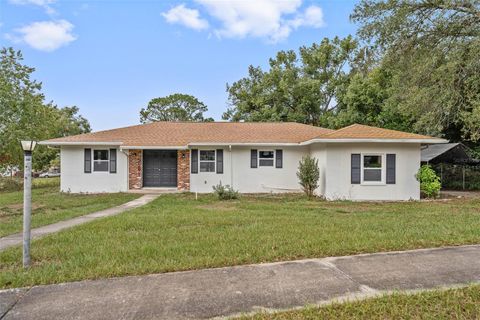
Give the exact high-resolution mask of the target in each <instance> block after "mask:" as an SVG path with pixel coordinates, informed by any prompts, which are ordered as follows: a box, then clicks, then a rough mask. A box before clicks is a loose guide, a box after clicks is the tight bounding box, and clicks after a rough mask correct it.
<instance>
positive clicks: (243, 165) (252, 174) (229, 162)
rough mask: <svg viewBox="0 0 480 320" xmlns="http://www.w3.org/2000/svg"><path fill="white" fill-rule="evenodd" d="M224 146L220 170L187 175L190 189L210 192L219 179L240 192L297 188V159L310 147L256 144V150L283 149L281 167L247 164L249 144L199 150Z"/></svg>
mask: <svg viewBox="0 0 480 320" xmlns="http://www.w3.org/2000/svg"><path fill="white" fill-rule="evenodd" d="M222 148H223V174H217V173H215V172H199V173H198V174H191V175H190V182H191V187H190V191H192V192H203V193H204V192H212V191H213V189H212V187H213V186H215V185H217V184H218V183H220V182H221V183H222V184H224V185H226V184H228V185H231V186H233V188H234V189H235V190H238V191H240V192H242V193H260V192H275V193H277V192H298V191H300V185H299V184H298V179H297V175H296V174H297V168H298V162H299V161H300V159H301V158H302V156H304V155H305V154H307V153H308V152H309V151H308V150H309V149H308V147H284V146H277V147H275V146H273V147H255V149H257V150H275V149H281V150H283V168H275V166H273V167H258V168H250V150H251V149H253V148H252V147H238V146H233V147H232V149H231V151H230V149H229V148H228V147H226V148H225V147H208V148H199V150H213V149H222Z"/></svg>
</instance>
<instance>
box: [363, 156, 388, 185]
mask: <svg viewBox="0 0 480 320" xmlns="http://www.w3.org/2000/svg"><path fill="white" fill-rule="evenodd" d="M382 173H383V167H382V156H381V155H364V156H363V181H364V182H382V176H383V174H382Z"/></svg>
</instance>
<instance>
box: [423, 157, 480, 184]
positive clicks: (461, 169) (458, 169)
mask: <svg viewBox="0 0 480 320" xmlns="http://www.w3.org/2000/svg"><path fill="white" fill-rule="evenodd" d="M432 168H433V170H435V172H436V173H437V175H438V176H439V177H440V180H441V182H442V189H445V190H480V165H476V166H472V165H462V164H447V163H440V164H434V165H432Z"/></svg>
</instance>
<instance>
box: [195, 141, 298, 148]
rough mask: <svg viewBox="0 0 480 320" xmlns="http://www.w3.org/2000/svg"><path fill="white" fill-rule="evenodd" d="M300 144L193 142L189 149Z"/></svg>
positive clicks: (290, 144) (292, 143)
mask: <svg viewBox="0 0 480 320" xmlns="http://www.w3.org/2000/svg"><path fill="white" fill-rule="evenodd" d="M299 145H300V143H299V142H191V143H189V144H188V145H187V146H188V147H202V146H240V147H241V146H259V147H270V146H271V147H273V146H299Z"/></svg>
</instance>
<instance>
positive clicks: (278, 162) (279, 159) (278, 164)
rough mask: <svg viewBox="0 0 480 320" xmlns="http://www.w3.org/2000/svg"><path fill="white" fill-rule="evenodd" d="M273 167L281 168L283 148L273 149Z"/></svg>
mask: <svg viewBox="0 0 480 320" xmlns="http://www.w3.org/2000/svg"><path fill="white" fill-rule="evenodd" d="M275 168H283V150H275Z"/></svg>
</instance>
